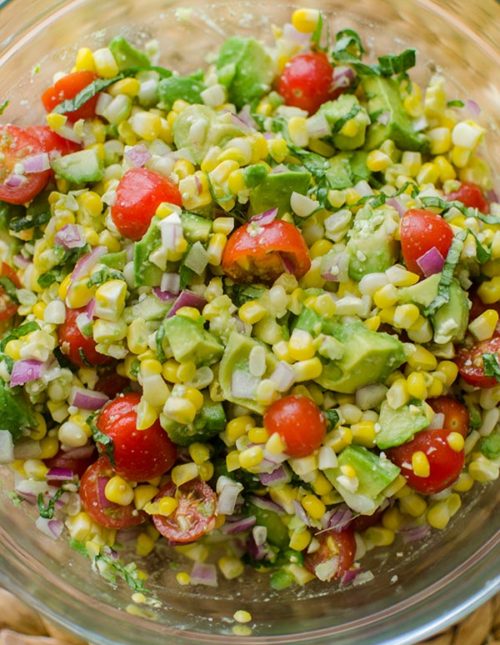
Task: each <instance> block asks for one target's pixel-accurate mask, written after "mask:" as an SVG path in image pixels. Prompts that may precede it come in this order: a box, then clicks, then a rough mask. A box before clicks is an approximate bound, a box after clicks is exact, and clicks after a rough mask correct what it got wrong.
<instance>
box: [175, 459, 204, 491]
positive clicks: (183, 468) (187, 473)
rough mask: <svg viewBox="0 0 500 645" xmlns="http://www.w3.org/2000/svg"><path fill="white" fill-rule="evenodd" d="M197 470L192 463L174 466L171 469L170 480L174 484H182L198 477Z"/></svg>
mask: <svg viewBox="0 0 500 645" xmlns="http://www.w3.org/2000/svg"><path fill="white" fill-rule="evenodd" d="M198 472H199V471H198V466H197V465H196V464H193V463H187V464H180V465H179V466H174V468H172V471H171V475H172V481H173V482H174V484H175V485H176V486H182V484H185V483H186V482H189V481H191V480H192V479H195V477H198Z"/></svg>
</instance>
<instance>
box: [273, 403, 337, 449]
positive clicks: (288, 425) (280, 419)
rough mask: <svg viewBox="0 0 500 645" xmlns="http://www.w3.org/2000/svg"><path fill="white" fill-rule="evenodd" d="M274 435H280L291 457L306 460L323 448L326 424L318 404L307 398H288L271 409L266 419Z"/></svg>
mask: <svg viewBox="0 0 500 645" xmlns="http://www.w3.org/2000/svg"><path fill="white" fill-rule="evenodd" d="M264 425H265V427H266V428H267V429H268V430H269V433H270V434H274V433H275V432H277V433H278V434H279V435H280V437H281V438H282V439H283V441H284V442H285V444H286V452H287V454H289V455H290V456H291V457H305V456H306V455H310V454H311V452H314V450H316V449H317V448H319V447H320V446H321V442H322V441H323V437H324V436H325V434H326V420H325V417H324V415H323V413H322V412H321V410H320V409H319V408H318V406H317V405H316V403H314V401H311V399H309V398H307V397H306V396H293V395H290V396H285V397H283V398H282V399H279V400H278V401H276V402H275V403H273V404H272V405H271V407H270V408H269V409H268V410H267V412H266V413H265V415H264Z"/></svg>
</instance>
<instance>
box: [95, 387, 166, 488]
mask: <svg viewBox="0 0 500 645" xmlns="http://www.w3.org/2000/svg"><path fill="white" fill-rule="evenodd" d="M140 400H141V396H140V394H138V393H137V392H130V393H129V394H124V395H122V396H118V397H117V398H116V399H114V400H113V401H110V402H109V403H106V405H105V406H104V407H103V409H102V410H101V412H100V413H99V416H98V417H97V427H98V429H99V430H100V431H101V432H102V433H103V434H105V435H107V436H108V437H111V439H112V440H113V455H114V460H115V463H114V465H113V467H114V469H115V471H116V472H117V473H118V474H119V475H121V476H122V477H124V478H125V479H129V480H131V481H136V482H137V481H147V480H149V479H154V478H155V477H159V476H160V475H163V474H164V473H165V472H167V470H170V468H172V466H173V465H174V463H175V459H176V457H177V450H176V448H175V446H174V444H173V443H172V442H171V441H170V439H169V438H168V436H167V433H166V432H165V430H163V428H162V427H161V425H160V422H159V421H156V422H155V423H153V425H152V426H150V427H149V428H147V429H146V430H138V429H137V406H138V405H139V402H140Z"/></svg>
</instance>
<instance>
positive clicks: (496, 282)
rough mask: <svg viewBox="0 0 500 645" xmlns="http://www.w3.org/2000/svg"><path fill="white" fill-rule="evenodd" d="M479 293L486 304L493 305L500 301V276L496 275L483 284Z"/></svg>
mask: <svg viewBox="0 0 500 645" xmlns="http://www.w3.org/2000/svg"><path fill="white" fill-rule="evenodd" d="M477 293H478V295H479V297H480V298H481V300H482V301H483V302H484V304H486V305H493V304H495V303H497V302H499V301H500V276H495V277H494V278H492V279H491V280H487V281H485V282H483V283H482V284H481V286H480V287H479V288H478V290H477Z"/></svg>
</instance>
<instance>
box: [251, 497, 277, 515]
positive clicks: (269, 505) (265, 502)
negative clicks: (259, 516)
mask: <svg viewBox="0 0 500 645" xmlns="http://www.w3.org/2000/svg"><path fill="white" fill-rule="evenodd" d="M250 501H251V502H252V504H255V506H257V507H258V508H261V509H262V510H264V511H272V512H273V513H277V514H278V515H284V514H285V513H284V511H283V509H282V508H281V506H279V505H278V504H276V503H275V502H273V501H272V500H270V499H269V498H268V497H258V496H257V495H252V496H251V497H250Z"/></svg>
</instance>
